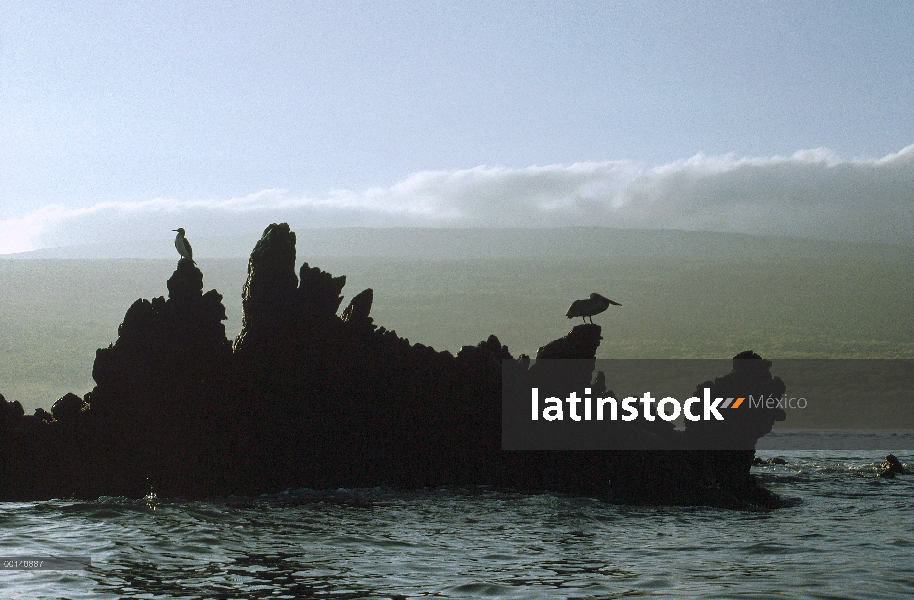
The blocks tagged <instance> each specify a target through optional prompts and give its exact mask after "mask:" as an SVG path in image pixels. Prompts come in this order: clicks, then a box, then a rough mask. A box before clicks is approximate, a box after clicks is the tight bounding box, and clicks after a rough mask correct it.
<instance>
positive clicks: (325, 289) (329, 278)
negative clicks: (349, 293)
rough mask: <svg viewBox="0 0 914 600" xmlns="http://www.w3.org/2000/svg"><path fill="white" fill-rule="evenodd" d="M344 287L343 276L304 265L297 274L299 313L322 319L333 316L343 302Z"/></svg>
mask: <svg viewBox="0 0 914 600" xmlns="http://www.w3.org/2000/svg"><path fill="white" fill-rule="evenodd" d="M345 285H346V276H345V275H341V276H339V277H334V276H333V275H331V274H330V273H326V272H324V271H321V270H320V268H318V267H309V266H308V263H304V264H303V265H302V267H301V271H300V274H299V284H298V294H297V295H298V303H299V307H300V308H299V309H300V311H301V312H302V313H304V314H310V315H318V316H323V317H329V316H331V315H335V314H336V311H338V310H339V308H340V303H341V302H342V301H343V296H342V295H341V294H340V292H342V291H343V287H344V286H345ZM369 308H370V304H369Z"/></svg>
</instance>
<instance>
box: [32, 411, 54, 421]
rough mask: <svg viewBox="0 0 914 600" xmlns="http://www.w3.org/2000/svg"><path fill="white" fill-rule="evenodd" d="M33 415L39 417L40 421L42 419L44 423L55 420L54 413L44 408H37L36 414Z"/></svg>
mask: <svg viewBox="0 0 914 600" xmlns="http://www.w3.org/2000/svg"><path fill="white" fill-rule="evenodd" d="M33 416H34V417H35V418H36V419H38V420H39V421H41V422H42V423H50V422H51V421H53V420H54V415H52V414H51V413H49V412H48V411H46V410H45V409H43V408H36V409H35V414H34V415H33Z"/></svg>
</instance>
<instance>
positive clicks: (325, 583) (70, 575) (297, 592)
mask: <svg viewBox="0 0 914 600" xmlns="http://www.w3.org/2000/svg"><path fill="white" fill-rule="evenodd" d="M889 451H891V449H890V450H882V451H878V450H866V451H836V450H831V451H816V452H811V451H799V450H795V451H782V452H778V453H775V452H773V451H767V452H761V453H760V456H762V457H763V458H768V457H771V456H775V455H778V456H783V457H784V458H785V459H786V460H787V461H788V463H789V464H787V465H765V466H761V467H755V468H754V469H753V471H754V472H755V473H756V474H757V475H758V476H759V477H760V478H761V479H762V480H763V481H764V482H765V483H766V485H768V486H769V487H770V488H771V489H772V490H774V491H775V492H777V493H778V494H781V495H782V496H786V497H791V498H796V499H797V500H796V501H795V503H794V505H793V506H791V507H789V508H784V509H780V510H776V511H771V512H751V511H733V510H720V509H712V508H701V507H698V508H695V507H690V508H684V507H635V506H617V505H611V504H607V503H604V502H601V501H597V500H592V499H585V498H575V497H563V496H557V495H554V494H522V493H513V492H509V491H504V490H494V489H491V488H473V489H452V488H447V489H436V490H419V491H410V492H400V491H394V490H388V489H361V490H335V491H312V490H293V491H288V492H285V493H283V494H278V495H274V496H263V497H259V498H254V499H243V498H228V499H222V500H214V501H207V502H187V501H176V500H166V499H161V498H158V497H156V496H155V495H154V494H150V495H149V496H147V497H146V498H144V499H139V500H135V499H126V498H101V499H98V500H96V501H91V502H86V501H74V500H54V501H46V502H21V503H2V504H0V531H2V536H0V555H3V556H89V557H90V558H91V561H92V566H91V567H90V568H89V569H88V570H82V571H79V570H73V571H15V570H3V571H0V597H2V598H73V599H75V598H404V597H405V598H418V597H439V598H475V597H483V598H623V597H624V598H630V597H656V598H670V597H682V598H696V597H714V598H771V597H777V598H910V597H914V510H912V501H914V475H907V476H905V475H901V476H898V477H896V478H894V479H883V478H877V477H876V470H877V468H878V465H879V464H880V463H881V461H882V459H883V458H884V457H885V455H886V454H887V453H888V452H889ZM895 453H896V454H897V455H898V457H899V458H900V459H901V460H902V462H905V463H908V464H909V465H910V464H911V463H912V462H914V455H912V453H911V452H900V451H895Z"/></svg>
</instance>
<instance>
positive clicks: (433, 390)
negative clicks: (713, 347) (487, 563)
mask: <svg viewBox="0 0 914 600" xmlns="http://www.w3.org/2000/svg"><path fill="white" fill-rule="evenodd" d="M295 260H296V256H295V233H293V232H292V231H291V230H290V229H289V226H288V225H287V224H285V223H283V224H272V225H270V226H269V227H267V228H266V229H265V230H264V233H263V236H262V237H261V239H260V240H259V241H258V242H257V245H256V246H255V248H254V250H253V252H252V253H251V258H250V261H249V264H248V277H247V281H246V282H245V284H244V287H243V291H242V300H243V309H244V318H243V327H242V331H241V333H240V334H239V336H238V338H237V339H236V340H235V341H234V344H232V343H230V342H229V340H227V339H226V337H225V327H224V325H223V323H222V321H223V320H224V319H225V308H224V306H223V305H222V296H221V295H220V294H219V293H218V292H216V291H215V290H211V291H209V292H207V293H205V294H204V293H203V273H202V272H201V271H200V270H199V269H198V268H197V266H196V265H195V264H194V263H193V262H192V261H190V260H187V259H183V258H182V259H181V260H180V261H179V262H178V265H177V268H176V270H175V272H174V274H173V275H172V276H171V278H170V279H169V280H168V282H167V287H168V292H169V295H168V299H167V300H166V299H165V298H164V297H159V298H154V299H153V300H151V301H150V300H145V299H140V300H137V301H136V302H135V303H134V304H133V305H132V306H131V307H130V308H129V309H128V310H127V312H126V314H125V315H124V321H123V323H122V324H121V326H120V327H119V328H118V339H117V341H116V342H115V343H114V344H112V345H110V346H109V347H108V348H104V349H100V350H98V352H97V354H96V360H95V365H94V368H93V377H94V378H95V381H96V386H95V388H94V389H93V390H92V391H91V392H89V393H88V394H86V396H85V397H84V398H79V397H78V396H75V395H73V394H68V395H66V396H64V397H63V398H61V399H60V400H58V401H57V402H56V403H55V404H54V407H53V409H52V416H53V418H52V419H49V418H48V415H47V413H46V411H44V412H43V413H38V412H37V411H36V415H30V416H25V415H24V414H23V410H22V406H21V405H20V404H19V403H18V402H12V403H10V402H7V401H6V400H5V399H3V398H2V396H0V456H2V458H0V499H3V500H15V499H36V498H50V497H55V496H77V497H86V498H92V497H97V496H99V495H126V496H134V497H137V496H142V495H145V494H146V493H148V492H149V491H150V490H154V491H155V492H156V493H157V494H159V495H168V496H172V497H186V498H190V497H211V496H226V495H230V494H233V495H239V496H241V495H254V494H260V493H266V492H278V491H281V490H283V489H287V488H290V487H310V488H318V489H321V488H324V489H326V488H330V489H335V488H339V487H373V486H378V485H388V486H393V487H403V488H407V487H431V486H441V485H471V484H492V485H499V486H508V487H514V488H520V489H526V490H551V491H557V492H564V493H570V494H586V495H592V496H595V497H611V498H613V499H614V500H616V501H620V502H630V503H659V504H708V505H714V506H728V507H734V508H737V507H742V506H745V505H746V504H747V503H751V504H755V505H759V506H765V507H775V506H778V500H777V498H776V497H774V496H773V495H772V494H770V493H768V492H767V491H766V490H764V489H763V488H760V487H758V486H757V485H755V483H754V480H753V479H752V478H751V475H750V474H749V468H750V467H751V464H752V458H753V451H752V450H751V448H752V444H754V442H755V440H756V439H757V437H760V436H761V435H763V434H764V433H763V432H765V431H767V430H770V427H771V423H770V422H769V421H772V422H773V420H774V419H777V418H778V415H776V414H772V415H768V416H766V417H765V418H763V419H761V420H759V418H758V417H756V418H755V420H752V419H750V420H748V421H746V422H745V423H739V424H738V427H735V428H731V429H727V430H724V431H712V432H711V434H712V435H718V436H724V437H725V438H726V439H731V438H732V439H734V440H736V441H737V442H738V443H739V444H740V445H739V446H738V450H735V451H730V452H709V451H662V450H658V451H641V452H618V451H589V452H545V451H544V452H506V451H503V450H502V449H501V410H502V408H501V394H502V389H501V385H502V369H503V368H505V369H515V370H518V372H522V373H525V374H526V375H525V376H528V377H530V378H536V377H539V376H540V375H541V374H545V369H548V368H549V367H548V361H543V360H538V361H537V362H536V363H535V364H533V365H532V366H531V361H530V360H529V358H528V357H526V356H523V355H522V356H520V357H518V358H516V359H515V358H514V357H513V356H512V355H511V353H510V351H509V349H508V348H507V347H506V346H505V345H503V344H502V343H501V342H500V340H499V339H498V338H497V337H496V336H494V335H492V336H490V337H489V338H488V339H487V340H485V341H482V342H479V343H478V344H476V345H468V346H464V347H463V348H461V350H460V351H459V352H458V353H457V355H456V356H454V355H452V354H451V353H449V352H438V351H436V350H435V349H433V348H430V347H428V346H425V345H423V344H411V343H410V342H409V341H408V340H406V339H404V338H401V337H399V336H398V335H397V334H396V332H394V331H388V330H387V329H385V328H384V327H377V326H376V325H374V323H373V319H372V318H371V317H370V316H369V315H370V311H371V304H372V300H373V292H372V290H371V289H367V290H364V291H363V292H361V293H360V294H358V295H357V296H355V297H354V298H353V299H352V300H351V301H350V303H349V304H348V306H347V308H346V309H345V310H344V311H343V313H342V315H341V316H338V315H337V311H338V310H339V307H340V305H341V302H342V299H343V297H342V289H343V287H344V286H345V283H346V279H345V277H334V276H332V275H331V274H329V273H326V272H324V271H321V270H320V269H319V268H318V267H311V266H309V265H308V263H304V264H303V266H302V267H301V270H300V271H299V273H298V276H296V272H295ZM601 339H602V338H601V329H600V327H599V326H597V325H593V324H583V325H577V326H575V327H574V328H573V329H572V330H571V331H570V332H569V333H568V334H567V335H566V336H565V337H563V338H561V339H558V340H555V341H553V342H550V343H548V344H546V345H544V346H543V347H542V348H540V350H539V352H538V353H537V359H576V360H574V361H559V362H563V363H566V364H568V365H570V366H568V368H567V371H564V372H562V374H561V375H562V377H564V378H566V379H567V381H569V382H571V383H573V384H574V385H575V386H581V387H583V386H588V385H589V386H592V387H593V388H594V389H595V390H597V391H599V393H606V392H607V383H606V376H605V375H604V374H603V373H597V374H596V375H594V373H593V369H594V363H595V356H596V351H597V348H598V347H599V344H600V341H601ZM736 359H738V360H734V370H733V372H732V373H730V374H728V375H725V376H723V377H721V378H718V379H717V380H715V381H714V382H710V383H709V384H708V385H712V386H714V389H715V393H717V390H721V391H720V393H723V391H725V390H726V389H729V388H728V386H730V387H732V386H734V385H736V383H739V382H743V383H745V381H747V380H748V381H750V382H752V383H753V385H756V384H757V386H768V387H765V388H764V389H765V390H769V389H770V391H771V393H776V392H777V390H778V389H781V387H778V386H783V384H782V383H780V380H777V379H772V378H771V376H770V374H769V373H768V371H767V366H770V363H768V362H767V361H763V360H761V359H759V357H757V355H751V356H750V355H738V356H737V357H736ZM743 359H749V360H743ZM753 359H754V360H753ZM745 363H754V364H753V365H751V366H750V367H751V368H750V367H746V366H744V364H745ZM766 365H767V366H766ZM753 389H754V390H756V391H757V390H759V389H762V388H761V387H755V388H753ZM654 427H655V428H656V427H663V428H665V429H664V430H663V431H659V430H658V431H651V430H650V428H648V427H647V426H645V425H644V424H635V425H633V426H631V427H628V428H627V429H624V430H622V431H625V432H627V434H630V435H637V436H653V435H657V436H659V437H658V439H659V438H660V437H662V435H667V436H669V435H673V433H672V432H671V431H668V429H670V428H671V427H672V425H671V424H668V423H665V422H664V423H661V424H660V425H656V426H654ZM766 427H767V430H766ZM695 431H697V430H695ZM695 431H693V432H691V433H690V431H689V430H687V431H686V433H685V434H684V435H686V436H688V435H691V434H693V433H695ZM677 433H678V434H679V435H683V434H681V433H679V432H677ZM756 436H757V437H756ZM610 482H611V483H610Z"/></svg>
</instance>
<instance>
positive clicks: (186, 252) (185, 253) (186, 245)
mask: <svg viewBox="0 0 914 600" xmlns="http://www.w3.org/2000/svg"><path fill="white" fill-rule="evenodd" d="M172 231H177V232H178V235H176V236H175V248H177V249H178V254H180V255H181V256H182V257H183V258H186V259H187V260H189V261H190V262H192V263H194V264H197V263H195V262H194V249H193V248H191V247H190V242H189V241H187V238H186V237H184V228H183V227H178V228H177V229H172Z"/></svg>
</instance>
